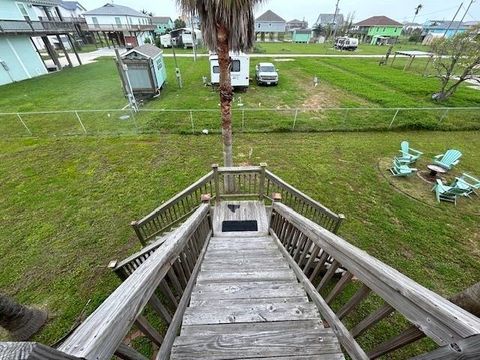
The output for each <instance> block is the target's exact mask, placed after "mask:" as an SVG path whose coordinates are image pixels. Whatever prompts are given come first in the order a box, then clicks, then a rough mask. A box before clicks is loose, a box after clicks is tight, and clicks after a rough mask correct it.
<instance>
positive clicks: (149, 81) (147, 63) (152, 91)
mask: <svg viewBox="0 0 480 360" xmlns="http://www.w3.org/2000/svg"><path fill="white" fill-rule="evenodd" d="M121 58H122V62H123V65H124V66H123V68H120V67H119V72H120V75H121V78H122V82H124V84H123V85H124V88H128V87H131V89H132V91H133V94H134V95H135V96H137V95H140V96H154V95H157V94H159V93H160V90H161V89H162V88H163V86H164V84H165V81H166V80H167V71H166V69H165V63H164V61H163V51H162V50H161V49H159V48H158V47H156V46H155V45H151V44H145V45H141V46H137V47H135V48H133V49H132V50H130V51H128V52H126V53H125V54H123V55H122V56H121ZM117 65H118V64H117ZM124 75H125V76H124ZM125 81H126V82H128V84H125Z"/></svg>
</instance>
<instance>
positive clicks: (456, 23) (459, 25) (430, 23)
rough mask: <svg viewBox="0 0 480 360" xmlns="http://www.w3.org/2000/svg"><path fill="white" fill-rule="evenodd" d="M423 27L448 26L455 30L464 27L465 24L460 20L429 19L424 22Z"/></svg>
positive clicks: (465, 26) (438, 27) (443, 27)
mask: <svg viewBox="0 0 480 360" xmlns="http://www.w3.org/2000/svg"><path fill="white" fill-rule="evenodd" d="M425 28H427V29H437V30H439V29H442V30H443V29H448V28H450V29H452V30H455V29H456V28H459V29H466V28H467V25H466V24H464V23H462V22H460V21H445V20H430V21H428V22H427V23H426V24H425Z"/></svg>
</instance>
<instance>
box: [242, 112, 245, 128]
mask: <svg viewBox="0 0 480 360" xmlns="http://www.w3.org/2000/svg"><path fill="white" fill-rule="evenodd" d="M244 131H245V109H242V132H244Z"/></svg>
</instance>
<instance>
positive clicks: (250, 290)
mask: <svg viewBox="0 0 480 360" xmlns="http://www.w3.org/2000/svg"><path fill="white" fill-rule="evenodd" d="M232 205H233V206H232ZM230 209H233V210H230ZM225 219H228V220H251V219H255V220H257V221H258V223H259V226H258V231H257V232H256V233H254V232H222V231H221V229H222V226H221V224H222V221H223V220H225ZM213 229H214V237H213V238H212V239H211V240H210V243H209V245H208V248H207V251H206V253H205V258H204V260H203V262H202V265H201V268H200V272H199V274H198V277H197V281H196V284H195V286H194V288H193V291H192V295H191V299H190V305H189V307H188V308H187V309H186V311H185V314H184V316H183V322H182V327H181V332H180V336H178V337H177V338H176V339H175V342H174V345H173V348H172V353H171V354H172V355H171V359H193V358H195V359H258V358H262V359H265V358H278V359H292V358H297V357H298V358H301V359H314V358H315V359H319V358H320V359H343V358H344V357H343V354H342V352H341V349H340V345H339V342H338V340H337V338H336V336H335V334H334V333H333V331H332V330H331V329H330V328H324V326H323V322H322V320H321V318H320V315H319V313H318V310H317V308H316V306H315V305H314V304H313V303H311V302H309V300H308V298H307V294H306V293H305V290H304V289H303V287H302V286H301V285H300V284H299V283H298V281H297V278H296V276H295V274H294V272H293V271H292V270H291V269H290V267H289V265H288V263H287V261H286V260H285V259H284V257H283V255H282V253H281V252H280V250H279V248H278V246H277V245H276V243H275V242H274V240H273V238H272V237H271V236H268V235H266V234H267V232H266V230H267V229H268V220H267V215H266V211H265V206H264V205H263V203H261V202H258V201H248V202H222V203H220V204H218V205H217V206H216V208H215V210H214V222H213Z"/></svg>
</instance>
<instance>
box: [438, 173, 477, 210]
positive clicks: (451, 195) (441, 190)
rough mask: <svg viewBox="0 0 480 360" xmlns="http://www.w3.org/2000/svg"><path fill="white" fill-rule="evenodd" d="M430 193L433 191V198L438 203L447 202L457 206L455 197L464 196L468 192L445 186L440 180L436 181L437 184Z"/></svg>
mask: <svg viewBox="0 0 480 360" xmlns="http://www.w3.org/2000/svg"><path fill="white" fill-rule="evenodd" d="M432 191H435V196H436V198H437V201H438V202H440V201H448V202H453V203H454V204H455V205H457V196H464V195H465V193H467V192H468V191H469V190H468V189H460V188H458V187H456V186H448V185H445V184H444V183H442V180H440V179H437V183H436V184H435V185H434V186H433V188H432Z"/></svg>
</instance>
